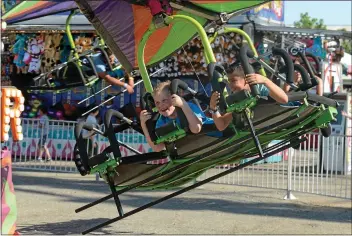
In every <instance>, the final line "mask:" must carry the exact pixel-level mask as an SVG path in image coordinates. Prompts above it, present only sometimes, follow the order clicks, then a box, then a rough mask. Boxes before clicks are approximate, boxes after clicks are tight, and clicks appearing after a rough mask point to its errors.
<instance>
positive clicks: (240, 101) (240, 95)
mask: <svg viewBox="0 0 352 236" xmlns="http://www.w3.org/2000/svg"><path fill="white" fill-rule="evenodd" d="M226 103H227V104H228V107H227V109H226V112H236V113H240V112H242V111H244V110H245V109H247V108H251V107H254V106H255V105H256V104H257V98H255V97H253V96H251V94H250V93H249V92H248V91H246V90H241V91H238V92H235V93H233V94H231V95H229V96H228V97H227V98H226Z"/></svg>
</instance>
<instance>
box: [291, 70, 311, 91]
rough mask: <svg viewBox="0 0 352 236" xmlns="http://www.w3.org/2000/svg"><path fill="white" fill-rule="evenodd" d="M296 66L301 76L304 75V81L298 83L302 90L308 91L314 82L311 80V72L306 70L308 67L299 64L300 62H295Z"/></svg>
mask: <svg viewBox="0 0 352 236" xmlns="http://www.w3.org/2000/svg"><path fill="white" fill-rule="evenodd" d="M294 68H295V71H297V72H298V73H300V74H301V77H302V82H303V83H302V84H299V85H298V87H299V89H300V90H302V91H306V90H308V89H309V88H311V87H312V86H313V85H312V82H311V80H310V77H309V74H308V72H307V71H306V69H305V68H304V67H303V66H301V65H299V64H294Z"/></svg>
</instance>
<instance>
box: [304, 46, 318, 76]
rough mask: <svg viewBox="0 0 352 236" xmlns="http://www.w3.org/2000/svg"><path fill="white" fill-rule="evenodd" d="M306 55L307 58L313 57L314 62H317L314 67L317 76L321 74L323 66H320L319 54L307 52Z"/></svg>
mask: <svg viewBox="0 0 352 236" xmlns="http://www.w3.org/2000/svg"><path fill="white" fill-rule="evenodd" d="M306 57H307V58H312V59H313V61H314V63H315V67H312V69H313V71H314V74H315V75H317V76H319V77H320V76H321V67H320V60H319V58H318V57H317V56H315V55H314V54H313V53H311V52H306Z"/></svg>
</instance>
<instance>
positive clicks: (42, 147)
mask: <svg viewBox="0 0 352 236" xmlns="http://www.w3.org/2000/svg"><path fill="white" fill-rule="evenodd" d="M43 143H44V137H40V139H39V142H38V147H39V156H38V159H37V160H38V161H42V156H43V152H44V145H43Z"/></svg>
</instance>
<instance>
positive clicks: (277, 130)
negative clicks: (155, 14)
mask: <svg viewBox="0 0 352 236" xmlns="http://www.w3.org/2000/svg"><path fill="white" fill-rule="evenodd" d="M26 2H27V4H29V3H28V2H29V1H25V2H23V3H21V4H22V7H24V6H25V4H26ZM264 2H266V1H221V2H220V3H219V2H216V3H214V2H210V1H197V0H194V1H170V3H171V6H172V7H173V9H174V15H171V16H166V17H165V18H164V25H163V26H161V27H160V25H158V26H156V25H155V24H153V21H152V17H151V15H150V13H149V10H148V9H146V8H145V7H144V6H139V5H134V4H132V3H130V2H128V1H107V0H106V1H105V0H102V1H84V0H76V1H75V2H74V3H72V2H70V1H68V2H65V3H66V5H63V4H64V3H62V2H51V3H40V1H39V3H33V1H31V4H33V5H35V4H39V5H40V4H41V6H43V5H45V4H47V5H45V6H46V7H47V9H46V11H42V14H40V12H41V11H34V10H33V12H32V13H31V14H30V13H28V14H26V15H23V18H22V20H23V19H28V15H29V16H30V17H32V18H33V17H40V16H43V15H45V14H48V12H51V13H56V12H60V11H63V10H66V11H67V10H73V9H76V8H77V7H78V8H79V9H80V10H81V12H82V13H83V14H84V15H85V16H86V17H87V19H88V20H89V21H90V22H91V23H92V25H93V26H94V27H95V28H96V30H97V31H98V33H99V35H101V37H102V38H103V39H104V40H105V42H106V44H107V46H108V47H109V48H110V49H111V50H112V51H113V53H114V54H115V55H116V57H117V58H118V60H119V62H120V63H121V65H122V66H123V67H124V68H125V70H127V71H128V72H133V71H138V73H140V75H141V77H142V81H143V83H144V87H145V90H146V93H145V95H144V96H143V98H144V99H143V100H144V104H143V106H144V108H145V109H147V110H149V111H150V112H152V113H153V118H152V119H150V120H149V121H148V123H147V126H148V130H149V133H150V134H151V137H152V140H153V141H154V142H155V143H165V144H166V150H164V151H161V152H150V153H140V152H138V151H137V150H134V149H133V148H131V147H129V146H128V145H126V144H123V143H122V142H121V141H119V140H118V139H117V138H116V134H117V133H119V132H122V131H123V130H126V129H134V130H136V131H137V132H140V133H142V131H141V128H140V124H139V122H138V119H136V120H132V119H130V117H125V116H124V114H122V113H120V112H118V111H116V110H109V111H107V113H106V115H105V118H104V125H105V132H103V131H101V130H99V129H96V128H95V127H94V126H92V125H90V124H88V123H85V122H79V123H78V124H77V126H76V127H75V137H76V140H77V143H76V146H75V150H74V155H75V164H76V166H77V169H78V170H79V172H80V174H81V175H82V176H85V175H91V174H95V173H98V174H99V175H100V176H101V177H102V178H104V179H105V181H106V182H107V183H108V185H109V187H110V190H111V192H112V193H111V194H110V195H108V196H106V197H103V198H101V199H99V200H97V201H95V202H92V203H90V204H87V205H85V206H83V207H81V208H79V209H77V210H76V212H80V211H83V210H85V209H87V208H89V207H92V206H94V205H97V204H99V203H101V202H103V201H106V200H108V199H111V198H113V199H114V202H115V204H116V207H117V211H118V214H119V216H118V217H116V218H113V219H111V220H108V221H106V222H104V223H102V224H99V225H96V226H94V227H92V228H91V229H88V230H86V231H84V232H83V234H87V233H89V232H92V231H94V230H97V229H99V228H101V227H103V226H106V225H108V224H111V223H113V222H116V221H119V220H121V219H123V218H126V217H128V216H131V215H133V214H135V213H138V212H140V211H142V210H145V209H147V208H149V207H151V206H154V205H156V204H158V203H160V202H163V201H165V200H167V199H170V198H173V197H175V196H177V195H180V194H182V193H184V192H187V191H189V190H191V189H194V188H196V187H198V186H201V185H203V184H205V183H208V182H210V181H212V180H214V179H217V178H220V177H222V176H224V175H227V174H229V173H231V172H234V171H237V170H239V169H241V168H244V167H246V166H248V165H251V164H253V163H256V162H259V161H261V160H263V159H265V158H267V157H269V156H271V155H274V154H276V153H278V152H281V151H282V150H284V149H287V148H289V147H294V146H297V145H299V144H300V143H301V142H303V141H305V138H301V137H302V135H304V134H306V133H308V132H310V131H312V130H315V129H321V130H324V129H329V123H330V122H331V121H333V120H334V119H335V117H336V114H337V110H336V107H337V106H338V103H337V102H336V101H334V100H332V99H329V98H327V97H322V96H318V95H315V94H311V93H308V92H307V90H308V89H309V88H311V87H313V86H314V82H313V79H312V78H313V74H310V76H309V75H307V72H306V70H305V68H303V67H302V68H299V69H297V68H298V67H295V66H294V64H293V62H292V59H291V57H290V55H289V53H288V52H287V51H286V50H283V49H280V48H273V49H272V51H271V53H272V56H273V57H275V58H276V60H277V63H276V64H277V65H278V66H277V68H275V69H273V68H272V67H271V66H270V65H268V64H267V63H265V62H264V60H262V59H261V58H260V57H259V56H258V54H257V52H256V50H255V48H254V46H253V43H252V42H251V39H250V37H249V36H248V35H247V34H246V33H245V32H243V31H242V30H240V29H236V28H227V27H225V26H224V25H225V24H226V22H227V21H228V19H229V18H230V17H231V16H233V15H236V14H240V13H243V12H244V11H247V10H249V9H250V8H252V7H254V6H257V5H259V4H262V3H264ZM21 4H20V5H19V6H21ZM70 4H71V5H70ZM39 5H37V6H39ZM55 7H56V8H55ZM16 9H17V10H18V9H20V8H16V7H15V8H14V9H13V10H12V11H15V13H16ZM58 9H61V10H58ZM38 12H39V13H38ZM115 15H116V17H113V16H115ZM5 16H6V15H5ZM127 16H128V17H127ZM17 17H18V16H17ZM5 18H6V17H5ZM8 18H9V19H13V18H14V17H13V18H11V12H9V13H8ZM19 19H20V20H21V18H19ZM17 21H18V20H17ZM210 29H212V30H210ZM181 30H183V31H181ZM131 32H134V34H133V35H134V38H133V39H131V38H130V35H132V34H131ZM180 32H182V33H180ZM207 32H208V34H207ZM209 32H212V33H210V34H209ZM229 32H235V33H238V34H241V35H242V36H243V37H244V39H245V40H244V42H243V43H242V45H238V46H237V48H236V49H235V50H237V51H238V53H239V60H240V63H241V65H242V67H243V69H244V71H245V73H246V74H250V73H254V72H257V73H260V74H262V75H265V74H266V72H265V70H264V69H266V70H267V71H269V72H270V73H272V74H273V75H274V76H275V77H278V78H280V79H281V80H283V81H285V82H286V83H288V84H290V85H292V87H293V88H295V90H294V91H291V92H290V93H289V94H288V97H289V101H298V102H300V105H298V106H284V105H280V104H277V103H276V102H274V101H272V100H270V99H269V100H265V99H263V98H261V97H260V96H259V92H258V88H257V86H256V85H254V86H251V92H247V91H240V92H236V93H231V94H230V93H229V92H228V91H227V89H226V84H227V76H226V71H225V69H224V67H223V66H221V65H219V64H217V62H216V59H215V57H214V53H213V51H212V49H211V46H210V42H211V41H212V40H214V39H215V38H216V37H218V36H219V35H225V36H226V34H228V33H229ZM195 36H198V37H200V39H201V41H202V45H203V48H204V54H205V59H206V63H207V68H208V75H209V81H210V82H211V85H212V89H213V90H214V91H218V92H220V94H221V98H220V103H219V108H220V110H221V111H222V112H231V113H232V114H233V117H234V119H233V123H232V124H231V125H230V126H229V127H228V128H227V129H226V130H224V131H223V132H221V134H220V136H213V135H211V133H212V132H217V129H216V127H215V125H214V124H203V127H202V131H201V133H199V134H192V133H191V132H190V131H189V129H188V124H187V119H186V118H185V116H184V114H183V112H182V110H178V109H177V110H176V111H177V115H178V117H179V118H180V120H181V125H178V124H177V123H176V122H172V123H170V124H168V125H166V126H165V127H162V128H158V129H155V122H156V120H157V118H158V113H157V112H156V109H155V105H154V104H153V98H152V96H151V93H152V91H153V87H152V84H151V81H150V78H149V75H148V71H147V66H152V65H154V64H155V63H158V62H160V61H162V60H165V59H166V58H167V57H168V56H169V55H170V54H171V53H173V52H174V51H175V50H176V49H178V48H181V47H182V45H183V44H184V43H186V42H187V41H189V40H190V39H192V38H193V37H195ZM299 52H300V53H302V55H303V57H304V51H299ZM84 56H85V55H84ZM75 58H76V59H75V60H78V58H79V56H77V55H76V56H75ZM88 61H89V59H88ZM303 61H304V62H306V61H305V60H304V59H303ZM72 63H73V64H74V65H73V64H72V67H75V68H77V67H79V66H80V65H79V63H78V62H77V61H72ZM67 65H68V64H66V65H64V67H65V66H66V67H67ZM306 65H307V66H308V72H311V71H310V70H311V69H309V66H310V64H309V62H307V64H306ZM64 67H63V68H64ZM294 70H300V72H302V73H303V74H304V76H305V78H304V79H303V85H301V86H295V85H294V84H293V74H294ZM58 71H62V69H58ZM312 73H314V72H312ZM59 74H60V72H59ZM92 76H95V77H96V73H94V67H93V72H92ZM95 77H94V78H95ZM41 78H45V76H43V77H41ZM81 78H82V77H81ZM38 80H40V79H38ZM44 81H47V79H44ZM82 81H83V79H82ZM91 81H94V79H93V80H91ZM83 83H84V85H89V83H90V82H89V79H88V82H87V83H86V82H83ZM49 84H50V83H48V86H49V87H50V85H49ZM171 87H172V91H171V92H172V93H173V94H177V93H179V91H180V90H183V91H185V92H186V96H185V98H186V100H189V101H190V100H193V101H194V102H195V103H196V104H202V103H203V104H204V103H205V104H208V103H209V99H207V98H204V96H201V94H200V93H198V92H196V91H194V90H192V89H190V88H189V87H188V85H187V84H186V83H185V82H183V81H182V80H179V79H175V80H173V81H172V84H171ZM113 117H115V118H117V119H118V120H119V122H118V124H113V123H112V118H113ZM84 129H85V130H89V131H93V132H95V133H99V134H101V135H103V136H105V137H107V138H108V140H109V143H110V146H108V147H107V148H105V150H104V151H103V152H102V153H99V154H98V155H94V156H88V153H87V149H86V145H87V139H84V138H83V136H82V130H84ZM325 133H326V134H327V135H326V136H328V135H329V132H328V131H327V132H325ZM272 140H281V141H280V142H279V143H277V144H276V145H274V146H270V147H269V146H268V144H269V143H270V142H271V141H272ZM120 146H125V147H126V148H128V149H129V150H131V151H132V152H134V153H135V155H132V156H124V157H123V156H122V155H121V152H120V148H119V147H120ZM248 157H254V159H252V160H250V161H248V162H246V163H242V164H238V165H237V166H235V167H232V168H230V169H228V170H226V171H224V172H222V173H220V174H216V175H214V176H212V177H210V178H207V179H205V180H202V181H200V182H197V183H195V184H192V185H190V186H188V187H185V188H182V189H180V190H177V191H175V192H174V193H172V194H169V195H167V196H165V197H163V198H160V199H158V200H156V201H153V202H150V203H148V204H146V205H143V206H141V207H139V208H136V209H134V210H132V211H130V212H127V213H125V212H124V211H123V208H122V204H121V202H120V199H119V195H121V194H122V193H125V192H127V191H130V190H133V189H141V190H142V189H143V190H155V189H172V188H175V187H180V186H182V185H184V184H186V183H189V182H191V181H192V180H194V179H195V178H196V177H198V176H199V175H201V174H202V173H204V171H206V170H208V169H209V168H212V167H214V166H217V165H223V164H233V163H240V161H241V160H242V159H244V158H248ZM164 158H168V162H167V163H165V164H161V165H153V164H149V161H153V160H160V159H164Z"/></svg>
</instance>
